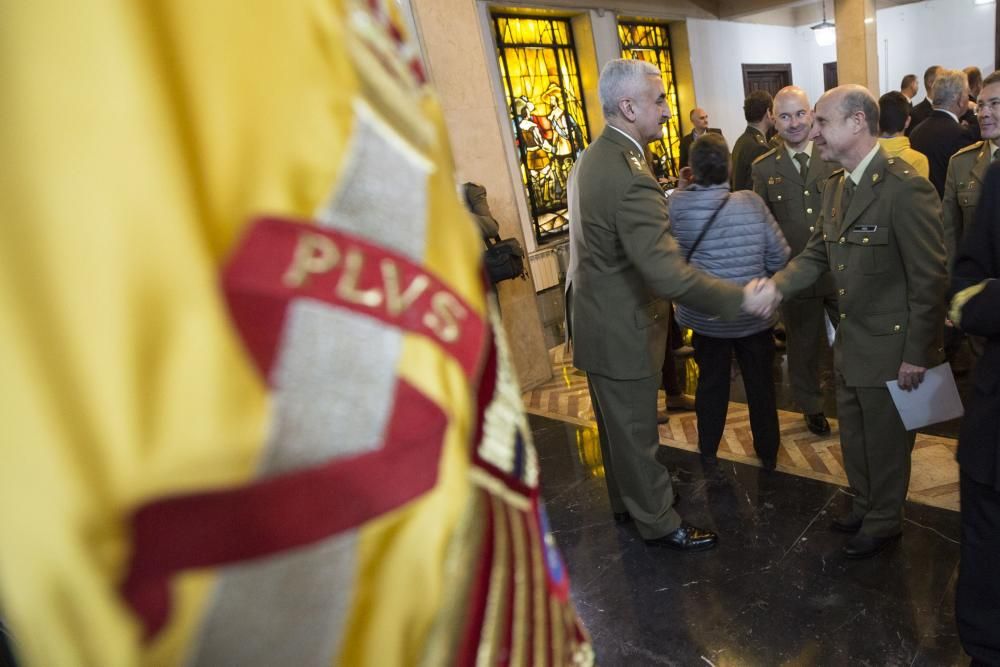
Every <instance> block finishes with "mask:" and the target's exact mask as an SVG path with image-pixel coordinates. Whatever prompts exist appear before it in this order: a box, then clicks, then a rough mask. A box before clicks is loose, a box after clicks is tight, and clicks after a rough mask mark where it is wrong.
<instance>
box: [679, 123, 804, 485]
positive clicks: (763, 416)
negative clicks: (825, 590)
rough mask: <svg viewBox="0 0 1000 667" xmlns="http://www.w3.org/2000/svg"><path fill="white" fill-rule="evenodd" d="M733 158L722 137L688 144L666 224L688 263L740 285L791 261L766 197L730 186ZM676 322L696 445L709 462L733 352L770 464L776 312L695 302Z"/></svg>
mask: <svg viewBox="0 0 1000 667" xmlns="http://www.w3.org/2000/svg"><path fill="white" fill-rule="evenodd" d="M730 166H731V162H730V156H729V147H728V146H727V145H726V140H725V139H723V138H722V137H721V136H719V135H715V134H710V135H705V136H704V137H702V138H701V139H698V140H697V141H695V142H694V145H693V146H692V147H691V172H692V175H693V182H692V183H691V184H690V185H689V186H687V187H686V188H684V189H683V190H677V191H675V192H674V194H673V195H672V196H671V197H670V199H669V211H670V231H671V233H672V234H673V235H674V237H675V238H676V239H677V245H678V246H679V247H680V251H681V252H682V253H683V254H684V256H685V257H686V258H687V259H688V261H689V262H690V263H691V265H692V266H694V267H696V268H698V269H701V270H702V271H705V272H707V273H709V274H711V275H713V276H717V277H719V278H724V279H726V280H731V281H733V282H735V283H737V284H739V285H743V284H747V283H749V282H750V281H752V280H755V279H759V278H766V277H769V276H771V275H772V274H773V273H774V272H775V271H777V270H778V269H780V268H782V267H783V266H784V265H785V263H786V262H787V261H788V256H789V249H788V244H787V243H786V242H785V237H784V236H783V235H782V233H781V229H779V227H778V223H777V222H776V221H775V220H774V217H773V216H772V215H771V212H770V211H769V210H768V208H767V206H766V205H765V204H764V201H763V200H762V199H761V198H760V197H758V196H757V195H756V194H755V193H753V192H747V191H737V192H733V193H730V192H729V170H730ZM677 321H678V322H679V323H680V324H682V325H683V326H686V327H689V328H691V329H692V330H693V331H694V335H693V337H692V343H693V345H694V360H695V362H696V363H697V364H698V389H697V391H696V393H695V412H696V413H697V415H698V450H699V452H701V456H702V458H703V459H704V460H706V461H709V462H711V461H714V460H715V458H716V456H717V453H718V450H719V442H720V440H721V439H722V431H723V428H724V427H725V424H726V413H727V411H728V408H729V385H730V374H729V370H730V359H732V357H733V354H734V353H735V355H736V363H737V364H738V365H739V367H740V371H741V373H742V375H743V384H744V386H745V388H746V397H747V404H748V407H749V409H750V430H751V432H752V433H753V446H754V451H756V452H757V456H758V457H759V458H760V462H761V465H762V466H763V467H764V468H765V469H767V470H774V468H775V466H776V465H777V461H778V446H779V444H780V440H781V435H780V432H779V428H778V409H777V403H776V398H775V387H774V379H773V377H772V366H773V364H774V337H773V332H772V329H773V327H774V323H775V322H776V321H777V313H774V314H772V315H771V316H769V317H757V316H754V315H750V314H745V315H743V316H741V317H740V318H738V319H736V320H733V321H730V322H722V321H719V320H718V319H717V318H715V317H713V316H711V315H710V314H707V313H705V312H703V311H701V310H699V309H698V306H697V305H694V306H685V305H681V306H679V307H678V308H677Z"/></svg>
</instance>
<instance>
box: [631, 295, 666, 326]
mask: <svg viewBox="0 0 1000 667" xmlns="http://www.w3.org/2000/svg"><path fill="white" fill-rule="evenodd" d="M669 307H670V306H669V303H668V302H667V301H664V300H663V299H657V300H655V301H650V302H649V303H647V304H645V305H643V306H639V307H638V308H636V309H635V327H636V329H645V328H646V327H649V326H652V325H653V324H666V322H667V315H668V314H669V312H670V311H669V310H668V309H669Z"/></svg>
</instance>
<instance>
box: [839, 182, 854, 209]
mask: <svg viewBox="0 0 1000 667" xmlns="http://www.w3.org/2000/svg"><path fill="white" fill-rule="evenodd" d="M855 187H857V186H855V185H854V179H852V178H851V177H850V176H845V177H844V197H843V199H841V201H840V210H842V211H843V212H844V213H847V209H848V207H849V206H850V205H851V198H852V197H853V196H854V189H855Z"/></svg>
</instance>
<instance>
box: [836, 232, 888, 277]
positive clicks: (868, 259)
mask: <svg viewBox="0 0 1000 667" xmlns="http://www.w3.org/2000/svg"><path fill="white" fill-rule="evenodd" d="M846 240H847V243H849V244H850V245H851V251H852V253H857V254H858V256H859V258H860V261H859V262H858V266H860V267H861V270H862V271H863V272H864V273H865V274H876V273H883V272H884V271H887V270H888V269H889V230H888V229H887V228H883V229H880V228H878V227H868V226H865V225H858V226H857V227H853V228H852V229H851V230H850V231H849V232H848V233H847V239H846Z"/></svg>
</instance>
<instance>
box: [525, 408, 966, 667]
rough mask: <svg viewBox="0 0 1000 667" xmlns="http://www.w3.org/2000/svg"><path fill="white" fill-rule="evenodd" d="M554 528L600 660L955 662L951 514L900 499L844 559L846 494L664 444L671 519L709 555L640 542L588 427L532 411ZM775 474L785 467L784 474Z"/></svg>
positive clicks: (955, 533) (961, 659)
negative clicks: (690, 529)
mask: <svg viewBox="0 0 1000 667" xmlns="http://www.w3.org/2000/svg"><path fill="white" fill-rule="evenodd" d="M529 419H530V420H531V426H532V430H533V434H534V440H535V446H536V448H537V450H538V453H539V456H540V463H541V469H542V470H541V472H542V487H543V493H544V496H545V501H546V507H547V510H548V513H549V517H550V520H551V526H552V529H553V532H554V533H555V537H556V540H557V542H558V543H559V546H560V548H561V549H562V552H563V555H564V557H565V560H566V563H567V567H568V568H569V571H570V575H571V579H572V591H573V597H574V599H575V602H576V605H577V609H578V611H579V613H580V616H581V617H582V619H583V621H584V622H585V624H586V626H587V628H588V629H589V630H590V632H591V635H592V638H593V641H594V647H595V650H596V653H597V658H598V664H601V665H605V666H608V665H629V666H631V665H715V666H717V667H722V666H724V665H741V666H742V665H749V666H754V665H845V666H846V665H851V666H855V665H873V666H874V665H878V666H883V665H964V664H968V658H966V657H965V656H964V654H963V652H962V650H961V647H960V645H959V642H958V638H957V635H956V630H955V621H954V612H953V609H954V595H955V581H956V576H957V566H958V554H959V547H958V537H959V525H958V514H957V513H956V512H954V511H951V510H947V509H941V508H938V507H932V506H929V505H927V504H921V503H915V502H908V503H907V507H906V516H907V519H906V528H905V530H904V533H903V537H902V539H901V540H900V542H899V543H897V544H896V545H895V546H893V547H890V548H889V549H887V550H886V551H884V552H882V553H880V554H878V555H877V556H875V557H873V558H871V559H867V560H862V561H848V560H846V559H845V558H844V557H843V556H842V555H841V554H840V551H839V550H840V547H841V545H842V544H843V542H844V539H845V537H844V535H842V534H840V533H836V532H833V531H831V530H830V529H829V527H828V526H829V521H830V519H831V518H832V517H833V516H834V515H835V514H838V513H840V512H842V511H844V510H846V508H847V507H848V503H849V500H850V498H849V495H848V491H847V490H845V489H844V488H843V487H841V486H839V485H837V484H832V483H830V482H827V481H823V480H819V479H812V478H810V477H807V476H801V475H797V474H791V473H790V472H788V471H781V470H779V471H775V472H768V471H765V470H763V469H762V468H759V467H757V466H754V465H749V464H747V463H743V462H739V461H735V460H729V461H724V462H722V465H720V466H718V467H716V468H714V469H703V467H702V463H701V460H700V457H699V456H698V455H697V454H695V453H692V452H690V451H686V450H685V449H682V448H678V447H673V446H664V447H661V448H660V452H659V457H660V459H661V461H662V462H663V463H664V464H666V465H667V466H668V467H669V469H670V470H671V471H672V474H673V476H674V480H675V485H676V488H677V489H678V491H679V493H680V495H681V502H680V504H679V506H678V510H679V511H680V512H681V515H682V516H683V517H684V518H685V519H687V520H688V521H690V522H692V523H694V524H695V525H699V526H704V527H707V528H711V529H713V530H716V531H717V532H718V533H719V536H720V538H719V546H718V547H717V548H716V549H714V550H712V551H708V552H704V553H696V554H681V553H677V552H673V551H670V550H666V549H662V548H650V547H647V546H646V545H645V544H644V543H643V542H642V540H641V539H640V537H639V535H638V534H637V532H636V530H635V527H634V526H633V525H632V524H624V525H619V524H616V523H615V522H614V520H613V519H612V516H611V509H610V507H609V505H608V499H607V493H606V490H605V486H604V479H603V474H604V473H603V466H602V465H601V460H600V450H599V448H598V446H597V444H596V438H594V437H593V434H592V430H593V429H592V428H590V427H588V426H582V425H579V424H577V423H570V422H569V421H557V420H555V419H551V418H547V417H541V416H535V415H532V416H530V417H529ZM783 468H787V466H783Z"/></svg>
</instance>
